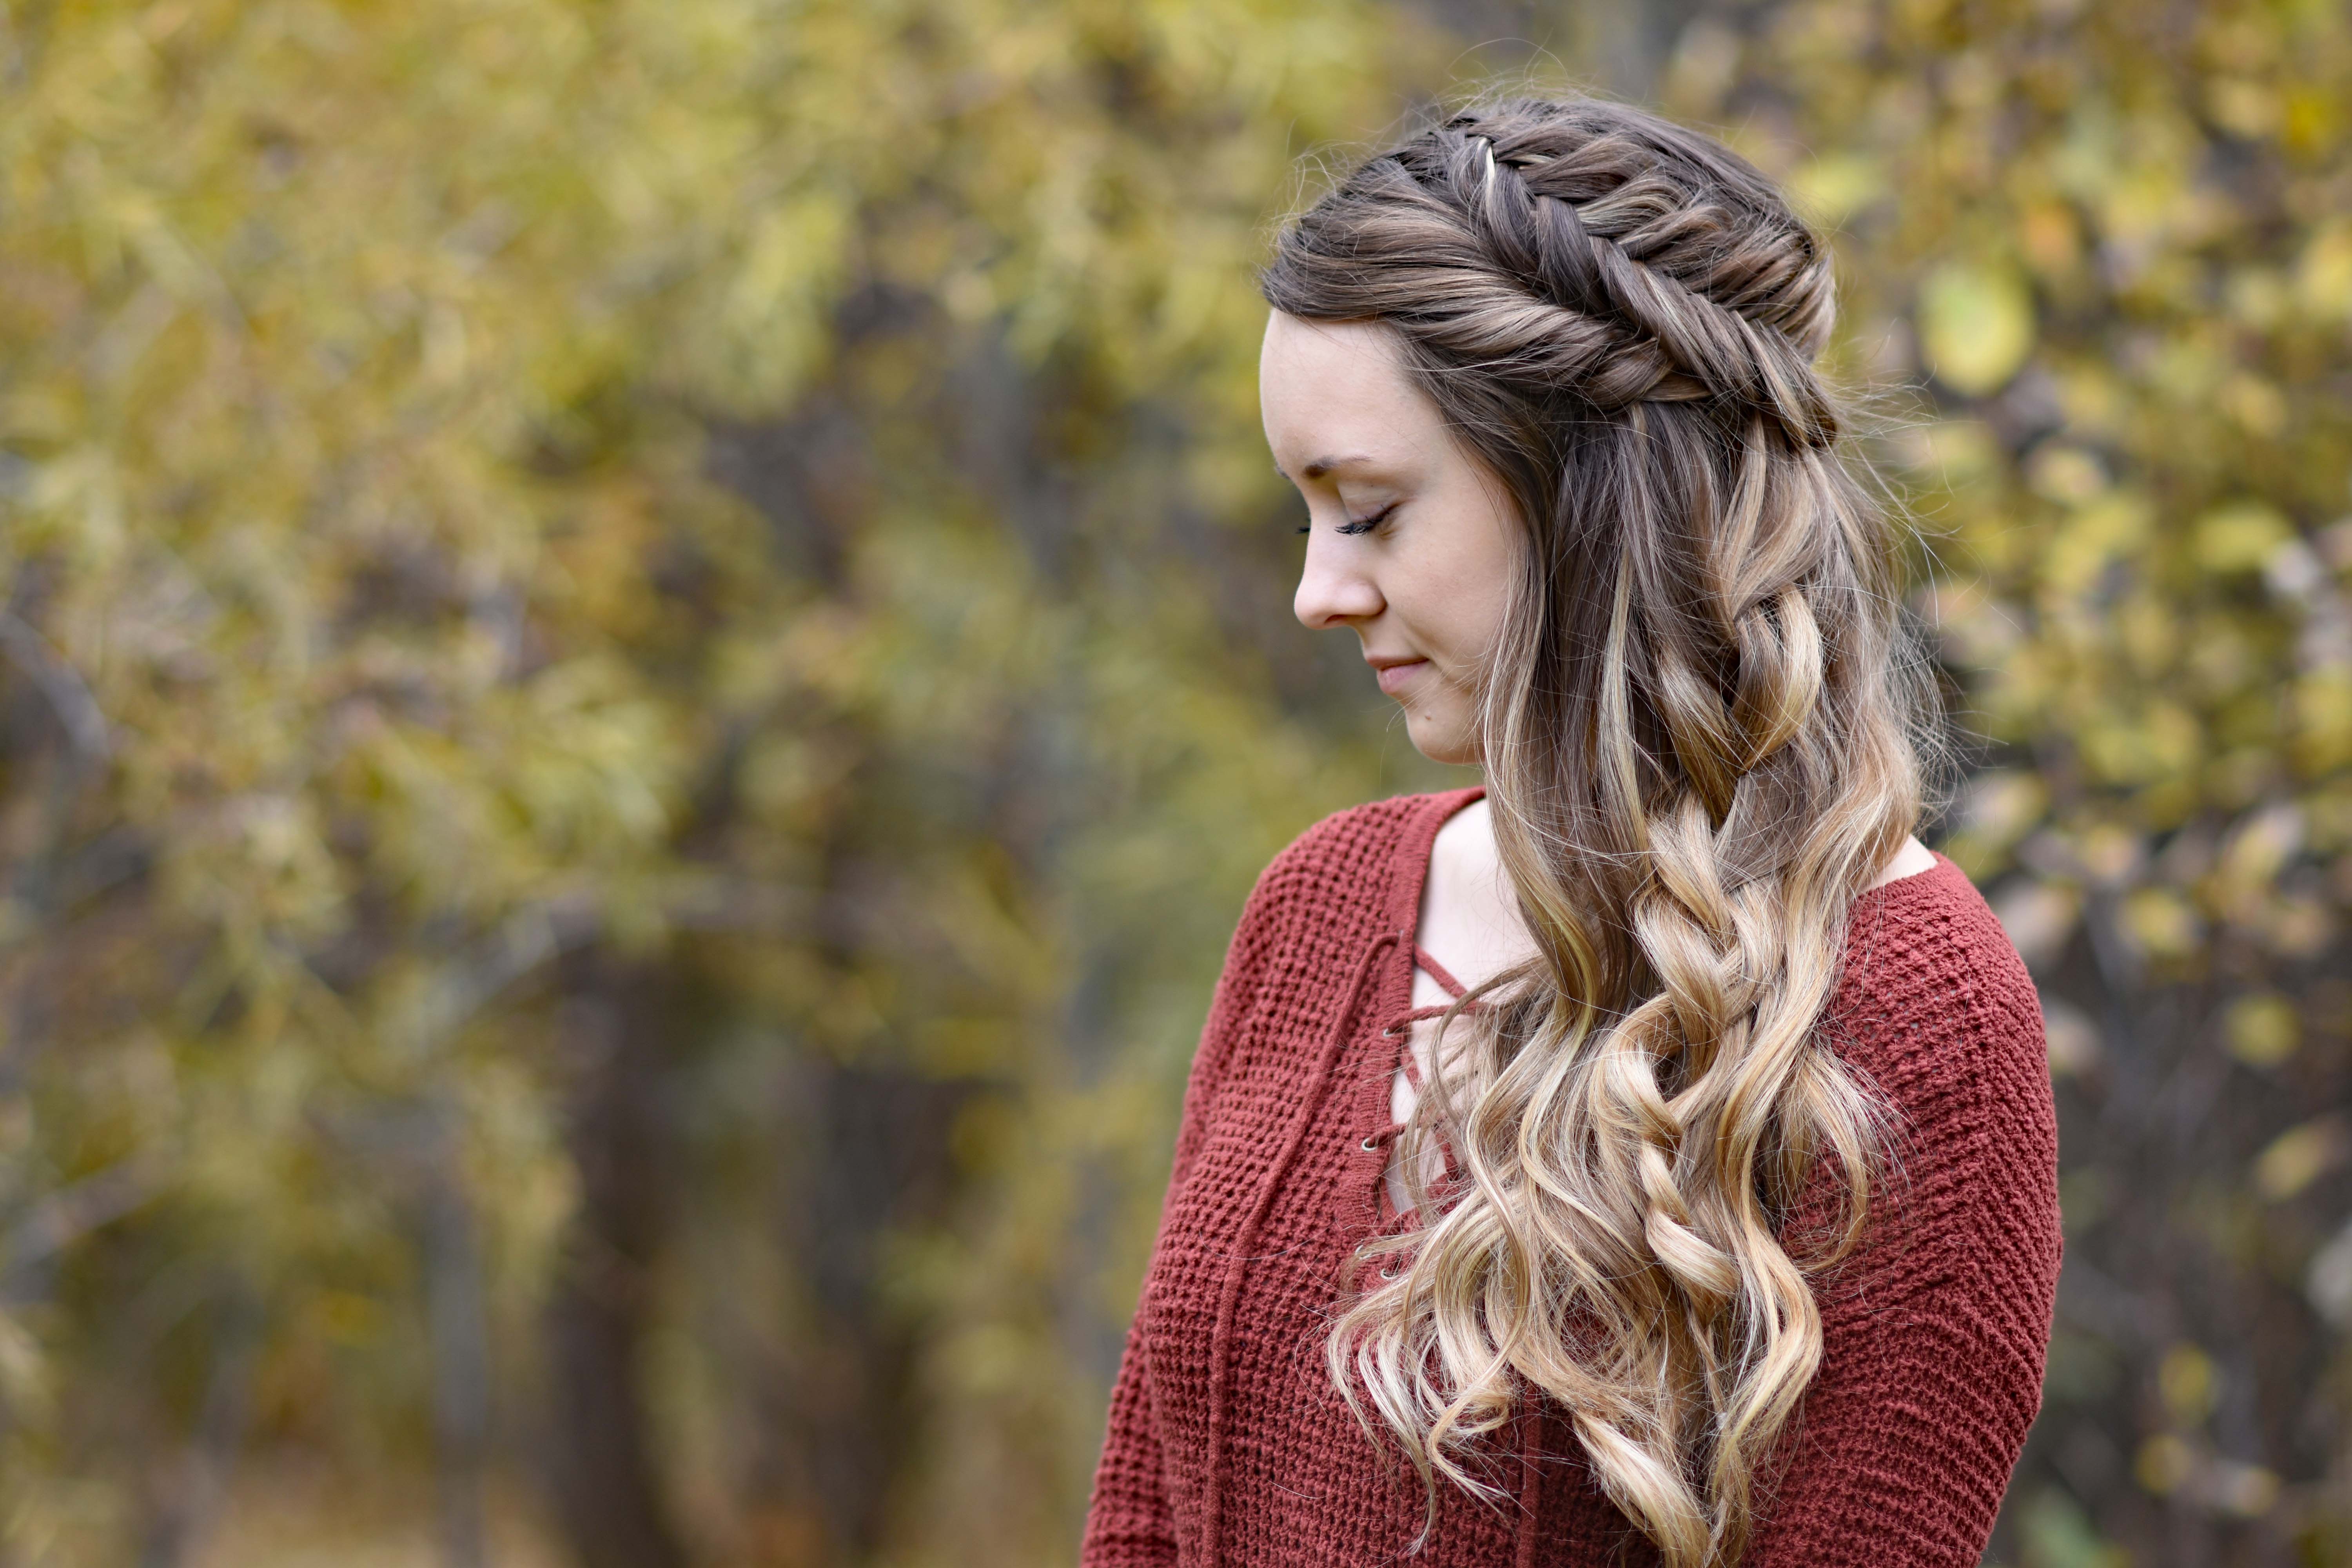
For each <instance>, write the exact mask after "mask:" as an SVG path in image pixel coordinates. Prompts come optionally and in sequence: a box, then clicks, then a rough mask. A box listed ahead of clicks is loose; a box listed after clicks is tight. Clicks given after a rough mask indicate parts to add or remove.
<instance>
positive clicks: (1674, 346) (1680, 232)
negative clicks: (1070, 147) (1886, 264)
mask: <svg viewBox="0 0 2352 1568" xmlns="http://www.w3.org/2000/svg"><path fill="white" fill-rule="evenodd" d="M1660 130H1661V131H1663V132H1666V133H1665V134H1652V135H1646V136H1641V137H1636V136H1635V135H1633V134H1629V133H1628V132H1627V131H1626V130H1625V129H1624V128H1623V127H1622V125H1618V124H1611V123H1607V122H1603V121H1596V120H1594V119H1592V118H1591V116H1590V115H1589V114H1588V113H1587V112H1585V111H1584V110H1582V106H1566V107H1563V106H1560V105H1555V104H1548V103H1535V102H1515V103H1506V104H1499V105H1495V106H1491V107H1488V108H1484V109H1481V110H1475V111H1473V112H1471V113H1466V114H1462V115H1457V116H1455V117H1454V119H1452V120H1449V121H1446V122H1445V123H1444V124H1443V125H1441V126H1439V127H1437V128H1435V129H1433V130H1432V131H1429V132H1424V133H1423V134H1422V135H1421V136H1418V137H1416V138H1414V139H1413V140H1412V141H1411V142H1407V143H1406V144H1405V145H1403V146H1402V147H1400V148H1398V149H1397V150H1396V151H1394V152H1392V153H1389V154H1387V155H1386V156H1384V157H1381V158H1377V159H1374V160H1373V161H1372V162H1371V163H1368V164H1366V165H1365V166H1364V167H1362V168H1361V169H1360V170H1359V171H1358V172H1357V173H1356V174H1355V175H1354V176H1353V177H1352V178H1351V179H1350V180H1349V182H1348V183H1347V184H1346V185H1344V186H1342V187H1341V189H1339V191H1337V192H1334V193H1333V195H1332V197H1330V198H1327V200H1328V201H1333V202H1336V203H1338V204H1339V205H1353V204H1355V203H1364V204H1366V205H1369V206H1373V207H1377V208H1378V209H1380V210H1381V213H1382V216H1383V224H1384V230H1385V231H1384V233H1383V234H1382V236H1381V238H1382V244H1381V246H1380V247H1378V251H1377V253H1372V252H1368V251H1367V250H1366V249H1364V248H1362V247H1360V245H1358V244H1356V243H1353V241H1355V240H1357V239H1359V238H1360V236H1357V235H1351V234H1349V232H1348V230H1349V226H1348V225H1345V224H1339V225H1329V226H1326V225H1318V224H1315V223H1311V222H1310V223H1308V224H1307V225H1305V226H1302V229H1301V230H1300V232H1299V233H1298V234H1297V237H1296V239H1297V244H1298V246H1299V250H1298V252H1297V260H1298V261H1300V262H1303V263H1305V264H1307V266H1309V267H1313V268H1316V269H1317V270H1318V271H1320V272H1323V273H1324V274H1325V278H1324V280H1325V281H1326V282H1329V281H1333V280H1335V279H1333V277H1332V275H1333V274H1334V273H1339V272H1348V273H1352V274H1353V275H1354V279H1355V280H1356V282H1357V283H1358V285H1359V287H1360V288H1364V289H1370V291H1372V292H1374V293H1377V294H1378V295H1379V296H1381V298H1380V299H1379V300H1378V301H1377V303H1378V305H1379V307H1380V308H1379V310H1378V313H1379V314H1381V315H1385V316H1389V317H1391V318H1392V319H1400V320H1401V321H1409V322H1410V324H1411V328H1412V331H1411V335H1412V336H1413V337H1415V338H1417V339H1418V340H1419V341H1420V342H1423V344H1424V345H1426V346H1427V347H1428V348H1429V349H1431V350H1433V351H1435V352H1436V353H1439V354H1440V355H1442V356H1444V358H1446V359H1448V360H1450V361H1452V362H1454V363H1460V364H1464V365H1475V366H1477V367H1478V368H1479V369H1481V370H1482V371H1486V372H1488V373H1491V374H1500V375H1503V376H1506V377H1507V378H1509V379H1511V380H1513V381H1516V382H1519V383H1522V384H1531V385H1533V386H1536V387H1539V388H1542V389H1545V390H1560V391H1566V392H1569V393H1571V394H1573V395H1576V396H1577V397H1580V398H1581V399H1583V400H1584V401H1585V402H1587V403H1589V404H1591V405H1594V406H1596V407H1599V408H1601V409H1608V410H1615V409H1623V408H1627V407H1630V406H1632V405H1636V404H1643V403H1680V402H1695V401H1700V400H1706V399H1719V400H1724V401H1726V402H1727V403H1729V404H1731V405H1735V406H1737V407H1738V408H1741V409H1745V410H1748V411H1750V412H1752V413H1753V414H1754V415H1757V416H1761V417H1763V418H1765V419H1768V420H1769V421H1771V422H1773V423H1774V424H1776V425H1778V426H1780V429H1782V430H1783V431H1785V432H1786V433H1787V435H1788V436H1789V437H1790V439H1791V440H1793V441H1796V442H1797V443H1799V444H1801V445H1804V446H1811V447H1826V446H1827V445H1829V444H1830V442H1831V441H1832V439H1833V438H1834V437H1835V435H1836V426H1837V420H1836V416H1835V413H1834V410H1833V408H1832V405H1831V402H1830V400H1829V398H1828V396H1827V395H1826V394H1825V393H1824V391H1823V389H1822V385H1821V383H1820V381H1819V379H1818V377H1817V376H1816V375H1815V374H1814V373H1813V370H1812V360H1813V356H1814V355H1815V354H1816V353H1818V352H1819V351H1820V349H1821V346H1822V342H1824V341H1825V340H1826V339H1827V337H1828V335H1829V329H1830V324H1831V321H1832V313H1833V310H1834V303H1833V299H1832V287H1831V279H1830V264H1829V257H1828V255H1827V253H1826V252H1825V251H1824V250H1823V249H1822V247H1821V245H1820V243H1819V242H1818V241H1817V240H1816V239H1815V238H1814V237H1813V236H1812V235H1811V233H1810V232H1809V231H1808V230H1807V229H1806V227H1805V226H1804V225H1802V224H1801V223H1800V222H1798V221H1797V219H1796V218H1795V217H1794V216H1793V215H1791V214H1790V212H1789V210H1788V208H1787V207H1786V205H1784V204H1783V203H1782V202H1781V201H1780V198H1779V196H1778V195H1776V194H1775V193H1774V192H1773V190H1772V188H1771V185H1770V184H1769V182H1768V181H1767V180H1766V179H1765V178H1764V176H1763V175H1762V174H1759V173H1757V172H1756V171H1755V170H1754V169H1753V168H1752V167H1750V166H1749V165H1748V164H1747V163H1744V162H1742V161H1741V160H1739V159H1738V158H1736V157H1734V156H1732V155H1731V154H1729V153H1726V152H1725V151H1724V150H1723V149H1721V148H1720V147H1719V146H1717V145H1715V144H1714V143H1711V142H1706V141H1704V140H1703V139H1701V138H1698V137H1696V136H1691V137H1687V138H1686V139H1683V138H1677V137H1675V136H1674V135H1673V134H1672V131H1673V128H1671V127H1661V128H1660ZM1318 252H1319V254H1318ZM1318 263H1321V264H1323V265H1321V266H1318ZM1371 274H1378V275H1379V277H1378V278H1377V280H1375V279H1374V278H1373V277H1372V276H1370V275H1371ZM1277 302H1279V301H1277ZM1370 302H1372V301H1368V303H1370ZM1368 313H1370V312H1368Z"/></svg>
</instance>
